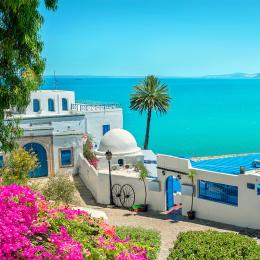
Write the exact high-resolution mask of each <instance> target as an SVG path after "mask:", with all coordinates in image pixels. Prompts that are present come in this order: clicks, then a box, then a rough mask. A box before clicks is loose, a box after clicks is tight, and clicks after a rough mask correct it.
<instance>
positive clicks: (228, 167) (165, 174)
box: [157, 154, 260, 229]
mask: <svg viewBox="0 0 260 260" xmlns="http://www.w3.org/2000/svg"><path fill="white" fill-rule="evenodd" d="M157 158H158V179H157V181H158V182H159V183H160V186H161V190H160V192H158V195H159V194H162V196H161V201H160V204H158V205H160V206H161V207H160V208H157V210H167V209H169V208H171V207H173V206H174V204H175V202H174V200H175V195H176V194H175V193H173V192H172V188H170V187H169V186H168V185H167V181H168V180H169V178H174V179H175V180H176V181H178V182H179V183H180V189H181V203H182V215H187V211H189V210H190V207H191V198H192V185H191V180H190V178H189V177H188V173H189V171H190V170H194V171H195V185H194V189H195V196H194V207H193V210H194V211H196V216H197V217H198V218H201V219H207V220H212V221H216V222H221V223H227V224H231V225H236V226H241V227H248V228H254V229H260V217H259V216H260V161H259V160H260V154H249V155H230V156H221V157H218V158H216V157H215V158H214V157H213V158H206V159H205V158H200V159H199V160H190V159H185V158H178V157H173V156H168V155H158V157H157ZM159 196H160V195H159ZM178 199H179V198H178Z"/></svg>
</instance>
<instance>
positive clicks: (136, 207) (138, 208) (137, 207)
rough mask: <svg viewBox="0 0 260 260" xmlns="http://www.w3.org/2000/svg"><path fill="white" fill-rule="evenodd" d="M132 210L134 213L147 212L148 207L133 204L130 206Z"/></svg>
mask: <svg viewBox="0 0 260 260" xmlns="http://www.w3.org/2000/svg"><path fill="white" fill-rule="evenodd" d="M132 210H133V211H134V212H147V210H148V205H147V204H146V205H144V204H135V205H133V206H132Z"/></svg>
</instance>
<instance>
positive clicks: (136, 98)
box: [130, 75, 171, 150]
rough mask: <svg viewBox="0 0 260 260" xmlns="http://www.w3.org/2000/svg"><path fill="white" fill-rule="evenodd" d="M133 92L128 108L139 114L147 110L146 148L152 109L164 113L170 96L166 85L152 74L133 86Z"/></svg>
mask: <svg viewBox="0 0 260 260" xmlns="http://www.w3.org/2000/svg"><path fill="white" fill-rule="evenodd" d="M134 90H135V92H134V93H133V94H131V99H130V109H132V110H137V111H139V112H140V113H141V114H142V113H143V112H144V111H145V112H146V111H147V123H146V133H145V141H144V150H147V149H148V143H149V133H150V123H151V116H152V111H155V112H156V113H157V112H158V111H159V113H160V114H164V113H166V112H167V111H168V109H169V107H170V100H171V98H170V96H169V95H168V87H167V85H165V84H161V82H160V80H159V79H158V78H156V77H155V76H153V75H149V76H147V77H145V79H144V81H143V82H142V83H140V84H139V85H137V86H135V87H134Z"/></svg>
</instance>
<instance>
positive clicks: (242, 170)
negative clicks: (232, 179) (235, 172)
mask: <svg viewBox="0 0 260 260" xmlns="http://www.w3.org/2000/svg"><path fill="white" fill-rule="evenodd" d="M245 171H246V169H245V167H244V166H240V174H245Z"/></svg>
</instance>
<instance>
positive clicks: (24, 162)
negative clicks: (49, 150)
mask: <svg viewBox="0 0 260 260" xmlns="http://www.w3.org/2000/svg"><path fill="white" fill-rule="evenodd" d="M37 166H38V159H37V156H36V155H35V154H34V153H31V152H27V151H25V150H24V149H23V148H18V149H17V150H14V151H12V152H11V153H10V155H9V156H7V157H6V159H5V164H4V167H3V168H2V169H1V171H0V174H1V175H2V178H3V184H4V185H9V184H12V183H17V184H26V183H27V182H28V180H29V172H30V171H33V170H34V169H35V168H37Z"/></svg>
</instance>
